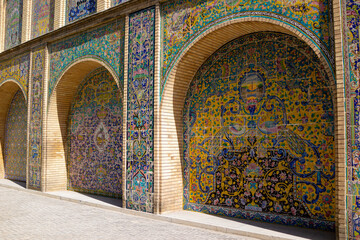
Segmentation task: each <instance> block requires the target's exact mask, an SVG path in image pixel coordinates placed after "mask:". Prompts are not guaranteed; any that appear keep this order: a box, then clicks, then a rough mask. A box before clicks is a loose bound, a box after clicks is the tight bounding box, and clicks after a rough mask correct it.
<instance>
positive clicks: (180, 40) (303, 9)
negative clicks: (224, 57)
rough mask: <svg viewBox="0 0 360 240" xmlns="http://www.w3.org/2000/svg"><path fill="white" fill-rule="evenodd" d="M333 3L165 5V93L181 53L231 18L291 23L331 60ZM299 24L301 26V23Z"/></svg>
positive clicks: (202, 0) (260, 0) (273, 0)
mask: <svg viewBox="0 0 360 240" xmlns="http://www.w3.org/2000/svg"><path fill="white" fill-rule="evenodd" d="M330 4H331V1H327V0H316V1H311V0H306V1H299V0H294V1H288V0H285V1H279V0H266V1H264V0H252V1H248V0H185V1H184V0H176V1H169V2H167V3H165V4H164V5H162V7H161V11H162V29H163V36H164V37H163V70H162V82H161V86H162V90H163V87H164V85H165V81H166V78H167V77H168V74H169V72H170V70H171V68H172V66H173V64H174V62H175V61H176V59H177V58H178V57H179V53H181V51H182V50H183V49H184V48H185V47H186V43H187V42H188V41H192V40H193V39H194V38H195V37H196V36H197V35H199V34H200V33H201V32H203V31H205V30H206V29H207V28H209V27H211V26H214V25H216V24H218V23H220V22H224V21H227V20H229V19H232V18H243V17H246V16H250V15H257V16H262V17H265V18H276V19H280V20H281V21H285V22H289V23H291V25H294V26H296V27H298V28H300V29H302V31H304V32H305V33H306V34H307V35H308V36H311V37H312V38H313V39H315V41H319V40H318V39H320V41H319V42H318V44H319V45H320V47H322V48H323V49H322V50H323V51H324V52H325V54H327V56H328V58H329V59H332V54H329V51H332V49H333V48H332V44H333V36H332V27H331V26H332V25H331V20H330V19H331V11H330V10H329V9H331V5H330ZM299 23H300V24H299Z"/></svg>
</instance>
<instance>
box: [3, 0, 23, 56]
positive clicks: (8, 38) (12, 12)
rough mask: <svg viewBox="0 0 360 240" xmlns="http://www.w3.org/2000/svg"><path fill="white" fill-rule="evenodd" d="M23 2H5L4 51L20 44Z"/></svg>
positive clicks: (15, 0)
mask: <svg viewBox="0 0 360 240" xmlns="http://www.w3.org/2000/svg"><path fill="white" fill-rule="evenodd" d="M22 11H23V1H22V0H7V1H6V13H5V14H6V15H5V17H6V20H5V26H6V27H5V29H6V30H5V49H9V48H12V47H14V46H16V45H18V44H20V42H21V26H22V24H21V22H22Z"/></svg>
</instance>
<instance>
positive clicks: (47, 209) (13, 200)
mask: <svg viewBox="0 0 360 240" xmlns="http://www.w3.org/2000/svg"><path fill="white" fill-rule="evenodd" d="M64 200H67V201H64ZM119 206H121V202H120V201H119V200H116V199H109V198H103V197H97V196H92V195H85V194H80V193H76V192H70V191H65V192H53V193H41V192H37V191H32V190H27V189H24V186H22V185H19V184H18V183H15V182H12V181H8V180H0V239H51V240H55V239H117V240H118V239H128V240H131V239H244V240H245V239H246V240H255V239H292V240H293V239H299V240H300V239H302V240H304V239H319V240H322V239H324V240H325V239H326V240H331V239H335V235H334V233H330V232H322V231H315V230H310V229H306V230H305V231H304V229H301V228H295V227H288V226H282V225H278V224H266V223H259V222H253V221H246V220H234V219H226V218H221V217H216V216H211V215H206V214H201V213H194V212H188V211H181V212H175V213H168V214H163V215H160V216H159V215H153V214H146V213H141V212H136V211H131V210H127V209H123V208H120V207H119ZM193 226H197V227H201V228H203V229H201V228H194V227H193ZM212 230H215V231H212ZM216 231H217V232H216ZM229 233H234V234H236V235H233V234H229Z"/></svg>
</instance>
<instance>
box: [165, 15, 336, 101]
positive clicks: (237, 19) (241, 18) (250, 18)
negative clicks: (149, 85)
mask: <svg viewBox="0 0 360 240" xmlns="http://www.w3.org/2000/svg"><path fill="white" fill-rule="evenodd" d="M245 13H246V15H245ZM245 13H244V12H242V13H239V14H236V15H235V16H234V15H230V16H227V17H226V19H223V18H222V19H220V20H219V21H215V22H214V23H213V24H209V25H208V26H206V27H204V28H203V30H202V31H200V32H198V33H197V34H195V35H193V36H191V37H190V38H189V39H188V40H187V41H186V43H185V44H184V45H183V47H182V48H181V49H180V51H179V52H178V53H177V54H176V55H175V57H174V59H173V61H172V62H171V64H170V65H169V68H168V69H167V70H166V72H165V74H164V76H163V78H164V79H165V81H164V85H163V86H161V89H160V98H159V101H160V102H161V100H162V98H163V93H164V90H165V88H166V87H165V86H166V83H167V81H168V79H169V76H170V75H171V72H172V71H173V69H174V67H175V66H176V65H177V64H178V63H179V62H180V61H181V58H182V57H183V56H184V55H185V54H186V53H187V52H188V50H189V49H190V48H191V46H193V45H194V44H195V43H196V42H198V41H200V40H201V39H202V38H204V37H205V36H207V35H208V34H210V33H212V32H215V31H216V30H218V29H219V28H217V26H219V25H221V24H225V23H227V24H226V25H224V26H222V27H221V28H224V27H226V26H229V25H231V24H236V23H242V22H263V23H270V24H274V25H277V26H278V27H282V28H284V29H287V30H289V31H291V32H292V33H293V34H294V35H295V37H297V38H299V39H300V40H302V41H305V40H304V39H307V40H309V41H310V42H311V43H312V44H313V45H314V46H315V49H317V50H318V51H319V52H320V54H321V56H322V57H323V60H325V62H326V63H327V66H326V67H327V68H328V69H329V70H330V72H331V75H332V76H331V80H332V81H333V82H334V83H335V82H336V81H335V79H336V78H335V72H334V63H333V62H334V59H333V57H331V54H330V52H329V51H328V49H327V47H325V44H323V43H322V42H321V41H320V39H319V38H317V37H316V36H315V34H313V33H312V32H310V30H308V29H307V28H305V27H304V26H302V25H301V24H300V23H298V22H296V21H294V20H291V19H288V18H285V17H283V16H278V15H277V14H273V13H268V12H252V13H254V14H253V15H249V13H248V12H245ZM276 16H277V17H281V18H283V20H282V19H280V18H277V17H276ZM264 19H268V20H270V21H264ZM286 20H288V21H286ZM292 22H293V24H292ZM280 23H282V24H286V25H287V26H288V27H289V28H286V27H284V26H283V25H282V24H280ZM294 24H296V25H298V26H295V25H294ZM209 31H210V32H209ZM255 32H256V31H255ZM297 32H299V33H300V35H299V34H297ZM309 35H313V36H309ZM299 36H303V37H304V39H302V38H300V37H299ZM305 42H306V41H305ZM306 43H307V44H308V45H309V46H310V48H311V49H312V50H313V51H315V49H314V47H312V46H311V45H310V44H309V43H308V42H306ZM329 77H330V76H329Z"/></svg>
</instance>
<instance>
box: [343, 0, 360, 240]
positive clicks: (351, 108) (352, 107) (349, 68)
mask: <svg viewBox="0 0 360 240" xmlns="http://www.w3.org/2000/svg"><path fill="white" fill-rule="evenodd" d="M346 27H347V28H346V33H347V36H346V42H347V46H346V48H344V53H345V54H346V55H344V59H345V60H347V61H348V62H347V63H348V64H349V65H345V66H346V68H345V84H346V85H345V86H346V88H345V90H346V92H345V97H346V99H347V104H346V112H347V118H346V120H347V121H346V125H347V139H348V141H347V148H348V154H347V157H348V159H347V169H348V171H347V178H348V179H347V180H348V192H347V194H348V196H347V199H348V202H349V203H352V204H351V205H352V206H350V207H349V209H348V218H349V219H348V223H349V236H350V238H349V239H353V238H354V239H358V238H359V237H360V170H359V167H360V140H359V139H360V129H359V128H360V85H359V79H360V74H359V70H360V69H359V66H360V65H359V63H360V55H359V50H360V46H359V39H360V38H359V37H360V36H359V27H360V3H359V2H357V1H354V0H347V1H346ZM345 62H346V61H345Z"/></svg>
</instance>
